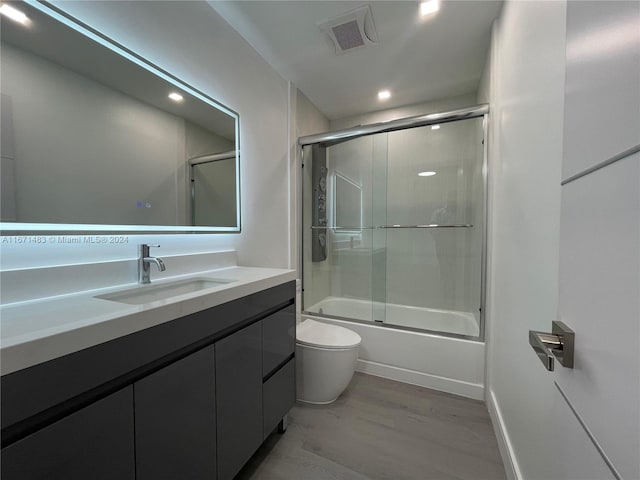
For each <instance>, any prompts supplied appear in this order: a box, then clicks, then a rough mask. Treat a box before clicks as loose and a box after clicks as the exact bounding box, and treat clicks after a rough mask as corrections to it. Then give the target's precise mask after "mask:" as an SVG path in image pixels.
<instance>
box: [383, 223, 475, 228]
mask: <svg viewBox="0 0 640 480" xmlns="http://www.w3.org/2000/svg"><path fill="white" fill-rule="evenodd" d="M470 227H473V225H469V224H466V223H461V224H458V225H439V224H437V223H430V224H428V225H378V226H377V227H376V228H470Z"/></svg>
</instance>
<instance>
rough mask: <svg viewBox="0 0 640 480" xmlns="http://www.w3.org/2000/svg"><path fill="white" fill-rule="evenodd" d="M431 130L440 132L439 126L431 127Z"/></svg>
mask: <svg viewBox="0 0 640 480" xmlns="http://www.w3.org/2000/svg"><path fill="white" fill-rule="evenodd" d="M431 130H440V125H431Z"/></svg>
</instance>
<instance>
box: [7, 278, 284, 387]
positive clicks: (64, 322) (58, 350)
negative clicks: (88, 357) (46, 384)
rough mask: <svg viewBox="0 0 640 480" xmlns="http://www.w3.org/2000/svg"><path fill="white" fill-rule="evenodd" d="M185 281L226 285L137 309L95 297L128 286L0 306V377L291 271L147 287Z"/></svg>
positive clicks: (266, 284) (271, 283)
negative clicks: (216, 282)
mask: <svg viewBox="0 0 640 480" xmlns="http://www.w3.org/2000/svg"><path fill="white" fill-rule="evenodd" d="M189 278H198V279H212V280H215V279H220V280H232V282H230V283H226V284H223V285H220V286H215V287H212V288H207V289H204V290H200V291H198V292H192V293H186V294H183V295H179V296H174V297H171V298H168V299H164V300H159V301H155V302H151V303H146V304H143V305H128V304H125V303H119V302H115V301H111V300H103V299H100V298H95V296H96V295H104V294H108V293H110V292H119V291H121V290H127V289H130V288H135V287H138V286H139V285H137V284H135V283H132V284H128V285H118V286H117V287H113V288H104V289H99V290H91V291H86V292H81V293H74V294H69V295H61V296H58V297H53V298H46V299H40V300H32V301H28V302H20V303H15V304H10V305H5V306H2V307H0V339H1V340H0V360H1V362H0V373H1V374H2V375H6V374H8V373H12V372H15V371H17V370H21V369H23V368H27V367H31V366H33V365H37V364H39V363H42V362H46V361H48V360H52V359H54V358H58V357H61V356H63V355H67V354H69V353H73V352H76V351H79V350H82V349H84V348H88V347H92V346H95V345H98V344H100V343H104V342H107V341H109V340H113V339H115V338H119V337H123V336H125V335H129V334H131V333H135V332H138V331H140V330H144V329H146V328H150V327H154V326H156V325H159V324H161V323H164V322H168V321H171V320H175V319H176V318H180V317H183V316H185V315H190V314H192V313H195V312H199V311H201V310H205V309H207V308H211V307H214V306H216V305H220V304H222V303H226V302H229V301H231V300H236V299H238V298H241V297H244V296H247V295H251V294H252V293H256V292H259V291H261V290H265V289H267V288H270V287H275V286H276V285H280V284H282V283H286V282H289V281H292V280H295V278H296V272H295V271H294V270H286V269H277V268H253V267H229V268H223V269H218V270H210V271H206V272H197V273H193V274H190V275H181V276H177V277H173V278H170V279H166V280H162V281H157V282H153V283H152V286H153V285H161V284H165V283H171V282H174V281H177V280H185V279H189ZM141 288H144V287H141Z"/></svg>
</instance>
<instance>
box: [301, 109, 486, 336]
mask: <svg viewBox="0 0 640 480" xmlns="http://www.w3.org/2000/svg"><path fill="white" fill-rule="evenodd" d="M480 117H482V137H483V138H482V186H483V192H482V222H481V224H482V225H481V228H482V231H481V235H480V236H481V239H482V241H481V252H480V312H479V313H480V315H479V325H478V330H479V333H478V336H470V335H461V334H458V333H450V332H442V331H438V330H429V329H425V328H413V327H405V326H401V325H393V324H387V323H386V322H376V321H374V320H373V319H372V320H370V321H369V320H360V319H356V318H350V317H340V316H337V315H327V314H324V313H322V314H321V313H315V312H309V311H307V310H304V309H303V308H302V307H303V306H304V245H303V242H304V239H305V235H304V232H303V229H304V203H303V201H304V166H305V164H304V147H306V146H309V147H310V146H312V145H316V144H318V145H321V146H324V147H330V146H332V145H336V144H338V143H342V142H345V141H348V140H352V139H355V138H359V137H365V136H369V135H375V134H377V133H387V132H394V131H398V130H406V129H410V128H417V127H424V126H428V125H434V124H442V123H449V122H457V121H461V120H469V119H472V118H480ZM488 132H489V105H488V104H480V105H476V106H473V107H468V108H462V109H458V110H451V111H447V112H438V113H431V114H426V115H418V116H415V117H407V118H402V119H398V120H392V121H388V122H381V123H373V124H369V125H361V126H357V127H354V128H348V129H344V130H336V131H333V132H327V133H319V134H314V135H307V136H303V137H299V138H298V142H297V143H298V148H299V149H300V165H301V168H300V197H299V198H298V202H299V203H298V204H299V205H301V208H300V215H299V218H298V221H299V225H300V233H299V242H298V243H299V251H298V264H299V266H300V268H299V269H300V277H301V278H300V281H301V285H302V288H301V300H302V305H301V312H302V315H310V316H317V317H321V318H322V317H326V318H331V319H336V320H343V321H347V322H354V323H360V324H364V325H375V326H377V327H384V328H392V329H395V330H405V331H409V332H416V333H425V334H429V335H436V336H442V337H448V338H460V339H464V340H471V341H476V342H484V339H485V317H486V297H487V245H488V212H489V192H488V187H489V171H488V154H489V150H488ZM372 301H373V300H372Z"/></svg>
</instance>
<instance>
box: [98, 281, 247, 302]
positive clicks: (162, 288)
mask: <svg viewBox="0 0 640 480" xmlns="http://www.w3.org/2000/svg"><path fill="white" fill-rule="evenodd" d="M234 281H235V280H221V279H210V278H191V279H189V280H182V281H177V282H171V283H162V284H159V285H148V286H140V287H136V288H130V289H128V290H121V291H119V292H113V293H107V294H104V295H96V297H95V298H101V299H103V300H110V301H112V302H119V303H127V304H129V305H142V304H145V303H151V302H156V301H158V300H166V299H168V298H171V297H177V296H178V295H184V294H186V293H194V292H199V291H200V290H206V289H208V288H214V287H220V286H222V285H226V284H228V283H232V282H234Z"/></svg>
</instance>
